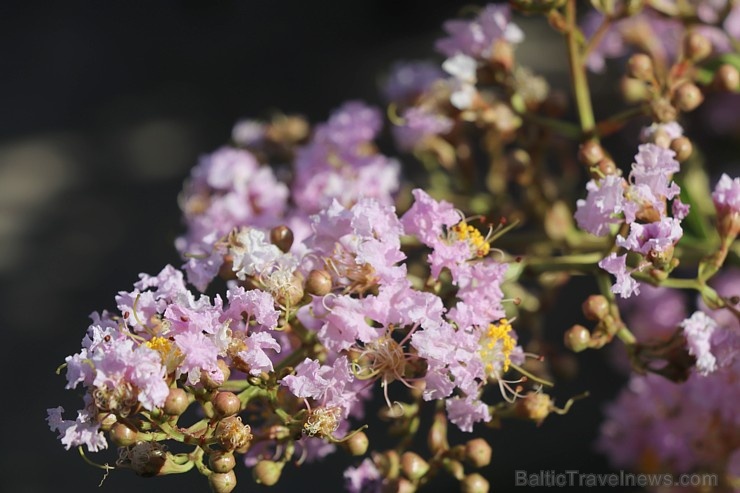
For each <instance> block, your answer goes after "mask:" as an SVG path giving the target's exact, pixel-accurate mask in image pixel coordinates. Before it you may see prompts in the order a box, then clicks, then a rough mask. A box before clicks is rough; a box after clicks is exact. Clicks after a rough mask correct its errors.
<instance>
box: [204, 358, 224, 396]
mask: <svg viewBox="0 0 740 493" xmlns="http://www.w3.org/2000/svg"><path fill="white" fill-rule="evenodd" d="M216 365H217V366H218V369H219V370H221V375H223V378H222V379H221V378H216V377H217V376H218V374H216V375H213V374H212V373H211V372H209V371H203V372H201V374H200V382H201V383H202V384H203V387H205V388H206V390H216V389H217V388H219V387H220V386H221V385H222V384H223V383H224V382H225V381H226V380H228V379H229V377H230V376H231V369H230V368H229V365H228V364H226V362H225V361H224V360H222V359H219V360H218V361H217V362H216Z"/></svg>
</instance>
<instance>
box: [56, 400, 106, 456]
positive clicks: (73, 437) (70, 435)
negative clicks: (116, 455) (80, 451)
mask: <svg viewBox="0 0 740 493" xmlns="http://www.w3.org/2000/svg"><path fill="white" fill-rule="evenodd" d="M46 412H47V418H46V422H47V423H48V424H49V428H50V429H51V431H57V432H59V439H60V440H61V442H62V445H64V447H65V448H66V449H67V450H69V449H70V448H71V447H78V446H80V445H85V446H86V447H87V450H88V451H90V452H97V451H99V450H103V449H106V448H108V442H107V441H106V439H105V436H104V435H103V432H102V431H100V423H98V422H97V421H96V420H95V419H94V416H90V415H89V414H88V413H87V411H78V412H77V419H76V420H75V421H69V420H65V419H63V418H62V413H63V412H64V408H63V407H61V406H59V407H56V408H51V409H47V410H46Z"/></svg>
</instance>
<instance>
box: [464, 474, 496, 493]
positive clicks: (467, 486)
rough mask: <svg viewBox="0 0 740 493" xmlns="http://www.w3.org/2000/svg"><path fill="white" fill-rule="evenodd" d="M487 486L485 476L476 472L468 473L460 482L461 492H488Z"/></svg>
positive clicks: (488, 486)
mask: <svg viewBox="0 0 740 493" xmlns="http://www.w3.org/2000/svg"><path fill="white" fill-rule="evenodd" d="M489 488H490V485H489V484H488V481H487V480H486V478H484V477H483V476H481V475H480V474H478V473H473V474H468V475H467V476H465V479H463V480H462V483H460V492H461V493H488V489H489Z"/></svg>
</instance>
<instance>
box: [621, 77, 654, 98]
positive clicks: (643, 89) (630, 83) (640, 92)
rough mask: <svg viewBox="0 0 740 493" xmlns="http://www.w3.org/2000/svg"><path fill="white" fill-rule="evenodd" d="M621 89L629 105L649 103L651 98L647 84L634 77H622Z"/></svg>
mask: <svg viewBox="0 0 740 493" xmlns="http://www.w3.org/2000/svg"><path fill="white" fill-rule="evenodd" d="M620 89H621V91H622V97H623V98H624V100H625V101H626V102H628V103H640V102H642V101H647V100H648V99H649V97H650V91H648V88H647V86H646V85H645V83H644V82H643V81H641V80H637V79H633V78H632V77H622V81H621V83H620Z"/></svg>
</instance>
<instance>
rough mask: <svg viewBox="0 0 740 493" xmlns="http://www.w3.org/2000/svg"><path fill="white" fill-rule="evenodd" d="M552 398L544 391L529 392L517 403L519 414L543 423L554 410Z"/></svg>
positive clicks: (517, 412) (516, 409) (516, 407)
mask: <svg viewBox="0 0 740 493" xmlns="http://www.w3.org/2000/svg"><path fill="white" fill-rule="evenodd" d="M552 407H553V406H552V399H551V398H550V396H549V395H547V394H543V393H542V392H528V393H527V395H526V396H524V398H523V399H519V400H518V401H516V404H515V408H514V409H515V411H516V414H517V416H519V417H522V418H525V419H531V420H532V421H534V422H536V423H541V422H542V421H543V420H544V419H545V418H546V417H547V416H548V415H549V414H550V411H552Z"/></svg>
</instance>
